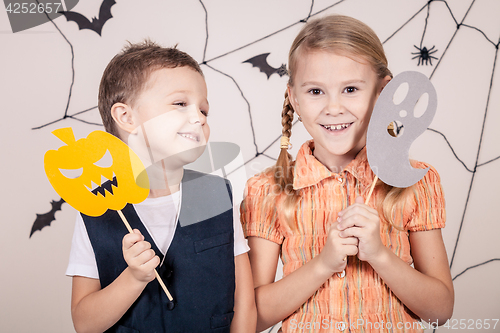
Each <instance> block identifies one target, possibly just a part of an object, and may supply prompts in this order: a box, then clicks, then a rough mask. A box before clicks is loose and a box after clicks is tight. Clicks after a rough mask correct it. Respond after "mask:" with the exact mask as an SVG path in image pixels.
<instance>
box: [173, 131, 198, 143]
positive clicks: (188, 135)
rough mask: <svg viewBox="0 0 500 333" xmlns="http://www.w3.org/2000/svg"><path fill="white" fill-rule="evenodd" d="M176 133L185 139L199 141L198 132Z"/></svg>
mask: <svg viewBox="0 0 500 333" xmlns="http://www.w3.org/2000/svg"><path fill="white" fill-rule="evenodd" d="M177 134H179V135H180V136H182V137H183V138H186V139H189V140H193V141H196V142H200V136H199V135H198V134H196V133H192V132H186V133H181V132H178V133H177Z"/></svg>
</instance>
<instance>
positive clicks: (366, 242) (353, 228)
mask: <svg viewBox="0 0 500 333" xmlns="http://www.w3.org/2000/svg"><path fill="white" fill-rule="evenodd" d="M338 215H339V219H338V221H339V223H338V225H337V229H338V230H339V236H340V237H348V238H351V237H356V238H357V239H358V240H359V243H358V253H357V255H358V258H359V260H363V261H368V262H370V261H371V260H373V259H374V258H376V257H377V256H378V255H379V254H380V253H382V250H383V249H384V245H383V244H382V240H381V239H380V219H379V217H378V212H377V211H376V210H375V209H373V208H371V207H370V206H367V205H365V204H364V200H363V198H362V197H357V198H356V201H355V203H354V204H352V205H351V206H349V207H347V208H346V209H344V210H343V211H340V212H339V214H338Z"/></svg>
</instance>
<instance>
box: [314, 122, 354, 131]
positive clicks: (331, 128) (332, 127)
mask: <svg viewBox="0 0 500 333" xmlns="http://www.w3.org/2000/svg"><path fill="white" fill-rule="evenodd" d="M352 124H353V123H342V124H331V125H323V124H320V125H321V127H323V128H325V129H326V130H327V131H329V132H340V131H342V130H345V129H347V128H349V127H350V126H351V125H352Z"/></svg>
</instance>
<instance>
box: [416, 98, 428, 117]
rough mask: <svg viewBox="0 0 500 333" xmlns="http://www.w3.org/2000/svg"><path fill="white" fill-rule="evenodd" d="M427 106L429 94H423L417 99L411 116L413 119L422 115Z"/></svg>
mask: <svg viewBox="0 0 500 333" xmlns="http://www.w3.org/2000/svg"><path fill="white" fill-rule="evenodd" d="M428 105H429V94H428V93H424V94H422V96H420V98H419V99H418V101H417V103H416V104H415V108H414V109H413V116H414V117H415V118H420V117H422V116H423V115H424V113H425V111H427V109H428Z"/></svg>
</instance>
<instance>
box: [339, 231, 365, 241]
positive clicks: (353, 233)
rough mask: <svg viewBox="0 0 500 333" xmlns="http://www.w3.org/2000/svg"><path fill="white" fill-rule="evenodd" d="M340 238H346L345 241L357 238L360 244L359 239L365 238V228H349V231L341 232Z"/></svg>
mask: <svg viewBox="0 0 500 333" xmlns="http://www.w3.org/2000/svg"><path fill="white" fill-rule="evenodd" d="M339 236H340V237H342V238H344V239H350V238H355V239H357V240H358V244H359V238H362V237H363V236H364V232H363V228H359V227H350V228H347V229H344V230H342V231H340V232H339Z"/></svg>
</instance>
